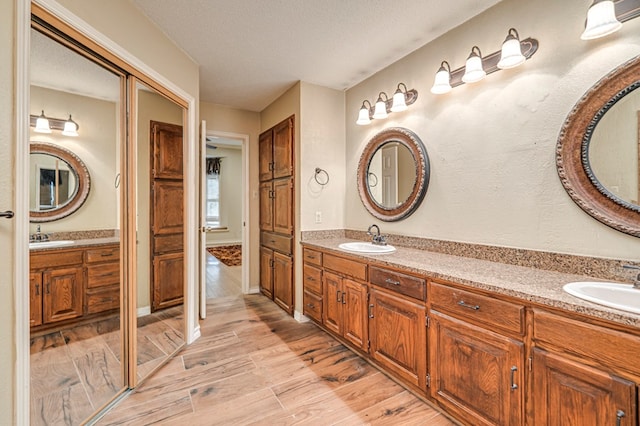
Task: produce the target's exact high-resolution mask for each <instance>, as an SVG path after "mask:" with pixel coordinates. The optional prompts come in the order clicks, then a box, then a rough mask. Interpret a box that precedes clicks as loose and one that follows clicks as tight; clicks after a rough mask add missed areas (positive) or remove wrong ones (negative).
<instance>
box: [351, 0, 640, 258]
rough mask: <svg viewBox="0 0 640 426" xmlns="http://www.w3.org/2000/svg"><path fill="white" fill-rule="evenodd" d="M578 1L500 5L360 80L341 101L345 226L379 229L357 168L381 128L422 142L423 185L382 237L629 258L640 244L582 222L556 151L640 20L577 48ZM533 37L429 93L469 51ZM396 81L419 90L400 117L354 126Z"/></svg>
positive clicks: (636, 36)
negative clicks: (522, 47)
mask: <svg viewBox="0 0 640 426" xmlns="http://www.w3.org/2000/svg"><path fill="white" fill-rule="evenodd" d="M588 5H589V4H588V2H584V1H563V2H558V1H554V0H540V1H536V2H530V1H526V0H505V1H503V2H501V3H499V4H498V5H496V6H494V7H493V8H491V9H489V10H488V11H486V12H485V13H483V14H482V15H480V16H478V17H476V18H474V19H472V20H470V21H468V22H466V23H465V24H463V25H461V26H460V27H458V28H456V29H454V30H453V31H451V32H449V33H447V34H445V35H444V36H442V37H440V38H439V39H437V40H435V41H434V42H432V43H429V44H428V45H426V46H424V47H422V48H420V49H418V50H416V51H415V52H413V53H412V54H410V55H409V56H407V57H405V58H404V59H402V60H400V61H398V62H396V63H394V64H393V65H391V66H390V67H388V68H386V69H385V70H383V71H381V72H379V73H377V74H376V75H374V76H372V77H371V78H369V79H367V80H366V81H364V82H363V83H361V84H359V85H357V86H356V87H354V88H352V89H350V90H349V91H348V92H347V98H346V114H345V117H346V157H347V160H346V182H347V185H346V200H345V203H346V205H347V206H349V208H348V209H345V225H346V227H347V228H353V229H361V230H362V229H366V227H367V226H368V225H369V224H371V223H373V222H379V221H377V220H375V219H374V218H373V217H372V216H371V215H369V214H368V213H367V212H366V210H365V209H364V207H363V205H362V203H361V202H360V199H359V197H358V192H357V188H356V185H355V182H356V169H357V165H358V160H359V157H360V153H361V152H362V149H363V148H364V146H365V145H366V143H367V141H368V139H369V138H370V137H371V136H373V135H374V134H375V133H377V132H378V131H380V130H381V129H383V128H385V127H390V126H403V127H407V128H409V129H411V130H413V131H414V132H416V134H417V135H418V136H419V137H420V138H421V139H422V141H423V142H424V144H425V146H426V148H427V151H428V152H429V157H430V160H431V171H432V174H431V181H430V184H429V189H428V192H427V195H426V197H425V199H424V201H423V203H422V205H421V206H420V207H419V208H418V209H417V211H416V212H415V213H414V214H413V215H412V216H410V217H409V218H407V219H405V220H403V221H400V222H396V223H381V224H380V225H381V228H382V232H383V233H384V232H390V233H399V234H408V235H415V236H421V237H428V238H437V239H443V240H453V241H464V242H471V243H483V244H492V245H499V246H509V247H518V248H527V249H535V250H548V251H554V252H562V253H573V254H579V255H590V256H602V257H613V258H621V259H628V260H637V258H638V253H640V239H638V238H634V237H631V236H628V235H626V234H623V233H620V232H618V231H615V230H613V229H611V228H608V227H607V226H605V225H603V224H601V223H600V222H597V221H596V220H594V219H592V218H591V217H590V216H588V215H587V214H586V213H584V212H583V211H582V210H581V209H580V208H579V207H577V206H576V205H575V204H574V203H573V201H571V199H570V198H569V196H568V195H567V194H566V192H565V190H564V189H563V187H562V185H561V184H560V181H559V179H558V176H557V172H556V166H555V146H556V141H557V138H558V133H559V131H560V128H561V126H562V123H563V122H564V120H565V118H566V116H567V114H568V113H569V111H570V110H571V109H572V108H573V106H574V104H575V103H576V102H577V101H578V100H579V99H580V97H581V96H582V94H583V93H584V92H585V91H587V90H588V89H589V87H591V86H592V85H593V84H594V83H595V82H596V81H598V80H599V79H600V78H601V77H602V76H604V75H605V74H606V73H607V72H608V71H609V70H611V69H613V68H614V67H616V66H617V65H619V64H621V63H623V62H625V61H626V60H628V59H629V58H631V57H633V56H635V55H637V54H638V52H639V51H640V50H639V47H640V19H635V20H632V21H629V22H627V23H625V24H624V26H623V28H622V30H621V31H620V32H619V33H616V34H615V35H613V36H611V37H608V38H606V39H602V40H595V41H590V42H586V41H582V40H580V33H581V32H582V29H583V25H584V20H585V16H586V9H587V8H588ZM511 26H512V27H515V28H516V29H517V30H518V32H519V33H520V36H521V38H526V37H535V38H537V39H538V40H539V42H540V49H539V50H538V52H537V53H536V54H535V56H533V57H532V58H531V60H529V61H527V62H526V63H525V64H524V65H522V66H521V67H519V68H516V69H513V70H504V71H499V72H497V73H494V74H490V75H489V76H487V78H486V79H485V80H484V81H482V82H479V83H476V84H474V85H463V86H460V87H457V88H454V89H453V91H452V92H450V93H449V94H446V95H443V96H436V95H433V94H431V93H430V92H429V89H430V87H431V85H432V84H433V77H434V75H435V72H436V71H437V69H438V67H439V65H440V62H441V61H442V60H447V61H449V62H450V63H451V65H452V68H458V67H460V66H463V65H464V62H465V60H466V57H467V55H468V53H469V49H470V46H473V45H474V44H476V45H478V46H479V47H480V49H481V50H482V51H483V52H485V53H489V52H493V51H497V50H499V49H500V46H501V43H502V41H503V40H504V37H505V36H506V33H507V30H508V29H509V27H511ZM399 82H404V83H405V84H406V85H407V87H409V88H415V89H417V90H418V92H419V96H418V99H417V101H416V103H415V104H414V105H412V106H410V107H409V110H408V111H405V112H402V113H397V114H391V115H390V117H389V118H388V119H386V120H380V121H373V122H372V124H371V125H369V126H358V125H356V124H355V120H356V117H357V113H358V109H359V107H360V105H361V104H362V101H363V100H364V99H369V100H370V101H373V100H375V96H377V94H378V93H379V92H380V91H386V92H387V94H390V93H393V91H394V90H395V87H396V85H397V84H398V83H399Z"/></svg>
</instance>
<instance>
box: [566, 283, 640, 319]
mask: <svg viewBox="0 0 640 426" xmlns="http://www.w3.org/2000/svg"><path fill="white" fill-rule="evenodd" d="M562 289H563V290H564V291H566V292H567V293H569V294H571V295H573V296H576V297H579V298H580V299H584V300H588V301H590V302H594V303H597V304H599V305H604V306H608V307H610V308H615V309H620V310H622V311H627V312H633V313H634V314H640V289H637V288H633V286H632V285H631V284H620V283H608V282H594V281H579V282H573V283H569V284H565V286H564V287H562Z"/></svg>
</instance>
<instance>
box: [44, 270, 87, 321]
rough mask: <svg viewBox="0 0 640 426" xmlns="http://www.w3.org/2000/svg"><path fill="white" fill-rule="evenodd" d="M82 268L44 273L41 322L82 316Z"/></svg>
mask: <svg viewBox="0 0 640 426" xmlns="http://www.w3.org/2000/svg"><path fill="white" fill-rule="evenodd" d="M82 279H83V273H82V267H70V268H60V269H53V270H50V271H45V272H43V274H42V284H43V285H44V296H43V303H42V306H43V322H44V323H52V322H56V321H62V320H66V319H71V318H77V317H80V316H82V308H83V299H82V293H83V290H84V288H83V285H82Z"/></svg>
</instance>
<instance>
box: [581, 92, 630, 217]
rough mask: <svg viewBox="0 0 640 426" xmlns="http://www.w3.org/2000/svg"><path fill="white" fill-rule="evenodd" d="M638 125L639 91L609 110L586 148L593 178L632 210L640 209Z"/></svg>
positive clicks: (625, 97) (627, 96)
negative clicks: (634, 208)
mask: <svg viewBox="0 0 640 426" xmlns="http://www.w3.org/2000/svg"><path fill="white" fill-rule="evenodd" d="M639 125H640V90H637V89H636V90H633V91H631V92H629V93H628V94H627V95H625V96H623V97H621V98H620V99H619V100H618V101H617V102H616V103H615V104H614V105H613V106H612V107H611V108H609V109H607V110H606V113H605V114H604V115H603V116H602V118H601V119H600V121H599V122H598V124H597V125H596V128H595V129H594V131H593V135H592V136H591V140H590V141H589V142H588V145H587V147H586V149H587V150H588V160H589V162H588V164H589V166H590V169H591V171H592V173H593V178H595V179H596V181H597V183H599V184H600V185H601V186H602V188H603V189H604V190H605V191H606V192H607V193H609V194H610V195H611V196H613V197H616V198H618V199H619V200H620V202H621V203H628V204H629V205H630V206H631V208H633V206H635V207H636V208H638V207H640V202H639V201H638V200H639V198H640V194H639V190H640V189H639V187H638V180H639V178H640V169H639V168H638V146H639V144H640V133H639V129H640V127H639Z"/></svg>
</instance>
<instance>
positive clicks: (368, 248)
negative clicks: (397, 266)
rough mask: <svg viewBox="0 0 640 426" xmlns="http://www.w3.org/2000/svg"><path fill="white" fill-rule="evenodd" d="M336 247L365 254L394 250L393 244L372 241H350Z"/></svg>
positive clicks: (386, 252)
mask: <svg viewBox="0 0 640 426" xmlns="http://www.w3.org/2000/svg"><path fill="white" fill-rule="evenodd" d="M338 248H340V249H342V250H346V251H351V252H354V253H365V254H388V253H393V252H394V251H396V248H395V247H394V246H390V245H388V244H387V245H385V246H381V245H378V244H373V243H365V242H362V241H354V242H351V243H342V244H340V245H339V246H338Z"/></svg>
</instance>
